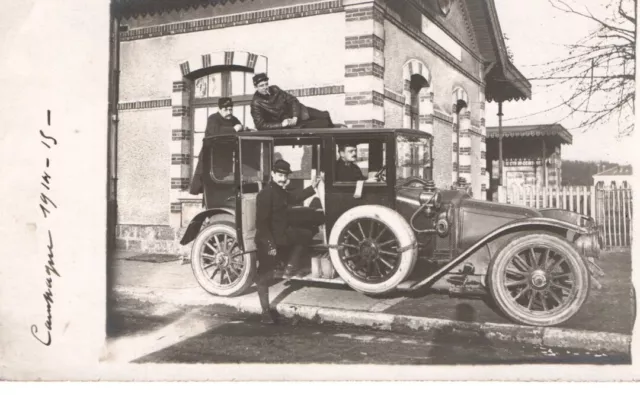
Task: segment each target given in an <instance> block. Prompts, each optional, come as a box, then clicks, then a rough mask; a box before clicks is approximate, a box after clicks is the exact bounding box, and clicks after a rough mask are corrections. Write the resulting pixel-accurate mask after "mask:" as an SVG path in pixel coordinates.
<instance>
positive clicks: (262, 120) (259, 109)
mask: <svg viewBox="0 0 640 395" xmlns="http://www.w3.org/2000/svg"><path fill="white" fill-rule="evenodd" d="M253 85H254V86H255V88H256V92H255V93H254V95H253V99H252V100H251V116H252V117H253V123H254V125H255V126H256V129H258V130H268V129H286V128H330V127H333V122H332V121H331V116H330V115H329V112H327V111H320V110H317V109H315V108H312V107H307V106H305V105H304V104H302V103H300V101H298V99H297V98H296V97H295V96H293V95H291V94H289V93H287V92H285V91H283V90H282V89H280V88H278V87H277V86H275V85H269V77H267V75H266V74H265V73H259V74H256V75H254V76H253Z"/></svg>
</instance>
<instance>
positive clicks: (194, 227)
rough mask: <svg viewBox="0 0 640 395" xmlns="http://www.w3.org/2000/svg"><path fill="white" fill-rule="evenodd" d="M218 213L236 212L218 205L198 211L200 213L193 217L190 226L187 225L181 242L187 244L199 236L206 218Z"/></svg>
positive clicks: (231, 213) (232, 213)
mask: <svg viewBox="0 0 640 395" xmlns="http://www.w3.org/2000/svg"><path fill="white" fill-rule="evenodd" d="M217 214H230V215H235V212H234V210H233V209H231V208H229V207H217V208H210V209H208V210H205V211H202V212H200V213H198V215H196V216H195V217H193V219H191V222H189V226H187V230H186V231H185V232H184V235H183V236H182V240H180V244H182V245H186V244H189V243H190V242H191V241H193V240H194V239H195V238H196V236H198V233H199V232H200V228H202V223H203V222H204V220H205V219H207V218H209V217H211V216H214V215H217Z"/></svg>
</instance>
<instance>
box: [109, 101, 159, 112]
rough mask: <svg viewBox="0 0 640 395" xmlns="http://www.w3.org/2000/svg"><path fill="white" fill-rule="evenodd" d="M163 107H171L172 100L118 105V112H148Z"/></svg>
mask: <svg viewBox="0 0 640 395" xmlns="http://www.w3.org/2000/svg"><path fill="white" fill-rule="evenodd" d="M161 107H171V99H160V100H146V101H136V102H124V103H118V111H128V110H146V109H150V108H161Z"/></svg>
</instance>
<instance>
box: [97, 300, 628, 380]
mask: <svg viewBox="0 0 640 395" xmlns="http://www.w3.org/2000/svg"><path fill="white" fill-rule="evenodd" d="M114 304H115V306H116V307H115V308H114V309H113V310H112V317H111V322H112V325H111V330H110V331H109V337H108V339H107V344H106V347H105V349H104V353H103V355H102V360H103V361H104V362H116V363H117V362H126V363H198V364H201V363H225V364H230V363H243V364H245V363H248V364H251V363H288V364H291V363H314V364H336V363H339V364H384V365H403V364H404V365H406V364H411V365H445V364H456V365H460V364H463V365H491V364H549V363H555V364H557V363H563V364H598V365H622V364H629V363H630V359H631V358H630V356H628V355H624V354H619V353H603V352H590V351H584V350H575V349H573V350H572V349H567V348H562V347H546V346H537V345H530V344H515V343H504V342H500V341H492V340H489V339H486V338H484V337H481V336H467V335H466V334H460V333H453V332H446V331H442V332H437V333H430V334H424V333H423V332H421V331H414V332H410V333H402V332H394V331H383V330H376V329H373V328H369V327H354V326H351V325H345V324H332V323H326V322H325V323H317V322H311V321H305V320H297V319H295V318H293V319H286V318H285V319H282V320H281V322H280V323H279V325H268V324H262V323H260V319H259V316H257V315H255V314H249V313H244V312H239V311H237V310H236V309H234V308H231V307H228V306H221V305H209V306H172V305H170V304H166V303H163V302H161V301H155V302H154V303H150V302H142V301H140V300H137V299H135V298H132V297H123V296H115V303H114ZM315 378H316V379H317V377H315Z"/></svg>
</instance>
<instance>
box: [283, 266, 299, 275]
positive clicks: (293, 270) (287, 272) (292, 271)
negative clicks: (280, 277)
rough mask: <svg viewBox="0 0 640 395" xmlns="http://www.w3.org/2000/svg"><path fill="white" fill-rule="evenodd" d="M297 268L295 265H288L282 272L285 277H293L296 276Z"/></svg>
mask: <svg viewBox="0 0 640 395" xmlns="http://www.w3.org/2000/svg"><path fill="white" fill-rule="evenodd" d="M297 271H298V268H297V267H296V266H295V265H292V264H288V265H287V267H286V269H285V270H284V275H285V277H293V275H295V274H296V272H297Z"/></svg>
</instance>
